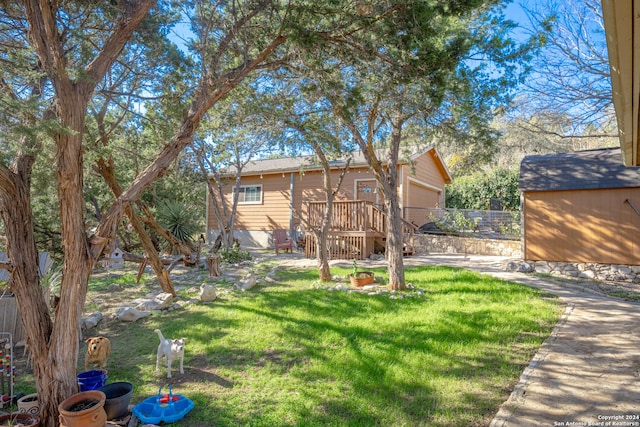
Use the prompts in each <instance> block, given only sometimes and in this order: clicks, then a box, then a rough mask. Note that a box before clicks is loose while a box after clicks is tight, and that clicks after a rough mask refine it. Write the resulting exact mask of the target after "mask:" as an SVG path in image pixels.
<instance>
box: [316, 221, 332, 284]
mask: <svg viewBox="0 0 640 427" xmlns="http://www.w3.org/2000/svg"><path fill="white" fill-rule="evenodd" d="M323 223H324V221H323ZM314 234H316V236H315V237H316V253H317V260H318V276H319V278H320V281H321V282H328V281H330V280H331V270H330V269H329V247H328V242H327V237H328V227H325V226H324V224H323V226H322V228H321V229H320V230H319V231H318V233H314Z"/></svg>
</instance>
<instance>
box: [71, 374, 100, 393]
mask: <svg viewBox="0 0 640 427" xmlns="http://www.w3.org/2000/svg"><path fill="white" fill-rule="evenodd" d="M106 383H107V371H87V372H83V373H81V374H78V387H80V391H81V392H82V391H89V390H98V389H99V388H100V387H104V385H105V384H106Z"/></svg>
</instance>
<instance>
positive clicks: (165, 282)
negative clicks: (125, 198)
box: [95, 158, 176, 296]
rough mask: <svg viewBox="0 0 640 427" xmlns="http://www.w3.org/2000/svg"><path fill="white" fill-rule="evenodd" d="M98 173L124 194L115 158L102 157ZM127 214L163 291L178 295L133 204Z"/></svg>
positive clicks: (113, 189)
mask: <svg viewBox="0 0 640 427" xmlns="http://www.w3.org/2000/svg"><path fill="white" fill-rule="evenodd" d="M95 169H96V170H97V171H98V173H100V175H101V176H102V178H104V180H105V182H106V183H107V185H108V186H109V188H110V189H111V192H112V193H113V194H114V196H115V197H116V198H118V197H120V195H121V194H122V187H120V184H119V183H118V181H117V180H116V177H115V173H114V165H113V159H112V158H111V159H109V160H108V161H106V160H104V159H102V158H100V159H98V161H97V164H96V168H95ZM125 214H126V215H127V218H129V222H130V223H131V226H132V227H133V229H134V230H135V232H136V234H137V235H138V237H139V238H140V242H141V243H142V246H143V247H144V251H145V253H146V254H147V257H148V262H149V265H150V266H151V268H152V269H153V271H154V272H155V273H156V277H157V278H158V283H159V284H160V288H162V291H163V292H166V293H169V294H171V295H173V296H175V295H176V291H175V289H174V288H173V283H171V278H170V277H169V272H168V271H167V269H166V268H164V264H163V262H162V260H161V259H160V255H158V251H156V248H155V246H154V245H153V242H152V241H151V239H150V238H149V235H148V234H147V231H146V230H145V228H144V224H143V223H142V221H141V220H140V218H139V217H138V216H137V215H136V213H135V211H134V210H133V206H131V205H129V206H127V207H126V208H125Z"/></svg>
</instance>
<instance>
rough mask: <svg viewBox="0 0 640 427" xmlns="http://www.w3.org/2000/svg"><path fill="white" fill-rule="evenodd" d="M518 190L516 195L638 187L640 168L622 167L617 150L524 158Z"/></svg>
mask: <svg viewBox="0 0 640 427" xmlns="http://www.w3.org/2000/svg"><path fill="white" fill-rule="evenodd" d="M518 186H519V188H520V191H559V190H591V189H605V188H629V187H640V168H637V167H626V166H625V165H624V164H623V163H622V153H621V152H620V148H603V149H598V150H586V151H576V152H573V153H556V154H545V155H536V156H527V157H525V158H524V159H523V160H522V163H521V164H520V180H519V184H518Z"/></svg>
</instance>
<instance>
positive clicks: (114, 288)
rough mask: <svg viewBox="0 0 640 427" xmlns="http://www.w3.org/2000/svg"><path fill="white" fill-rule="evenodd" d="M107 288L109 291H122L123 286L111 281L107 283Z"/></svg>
mask: <svg viewBox="0 0 640 427" xmlns="http://www.w3.org/2000/svg"><path fill="white" fill-rule="evenodd" d="M107 290H108V291H109V292H121V291H124V286H122V285H119V284H117V283H112V284H110V285H109V287H108V288H107Z"/></svg>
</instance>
